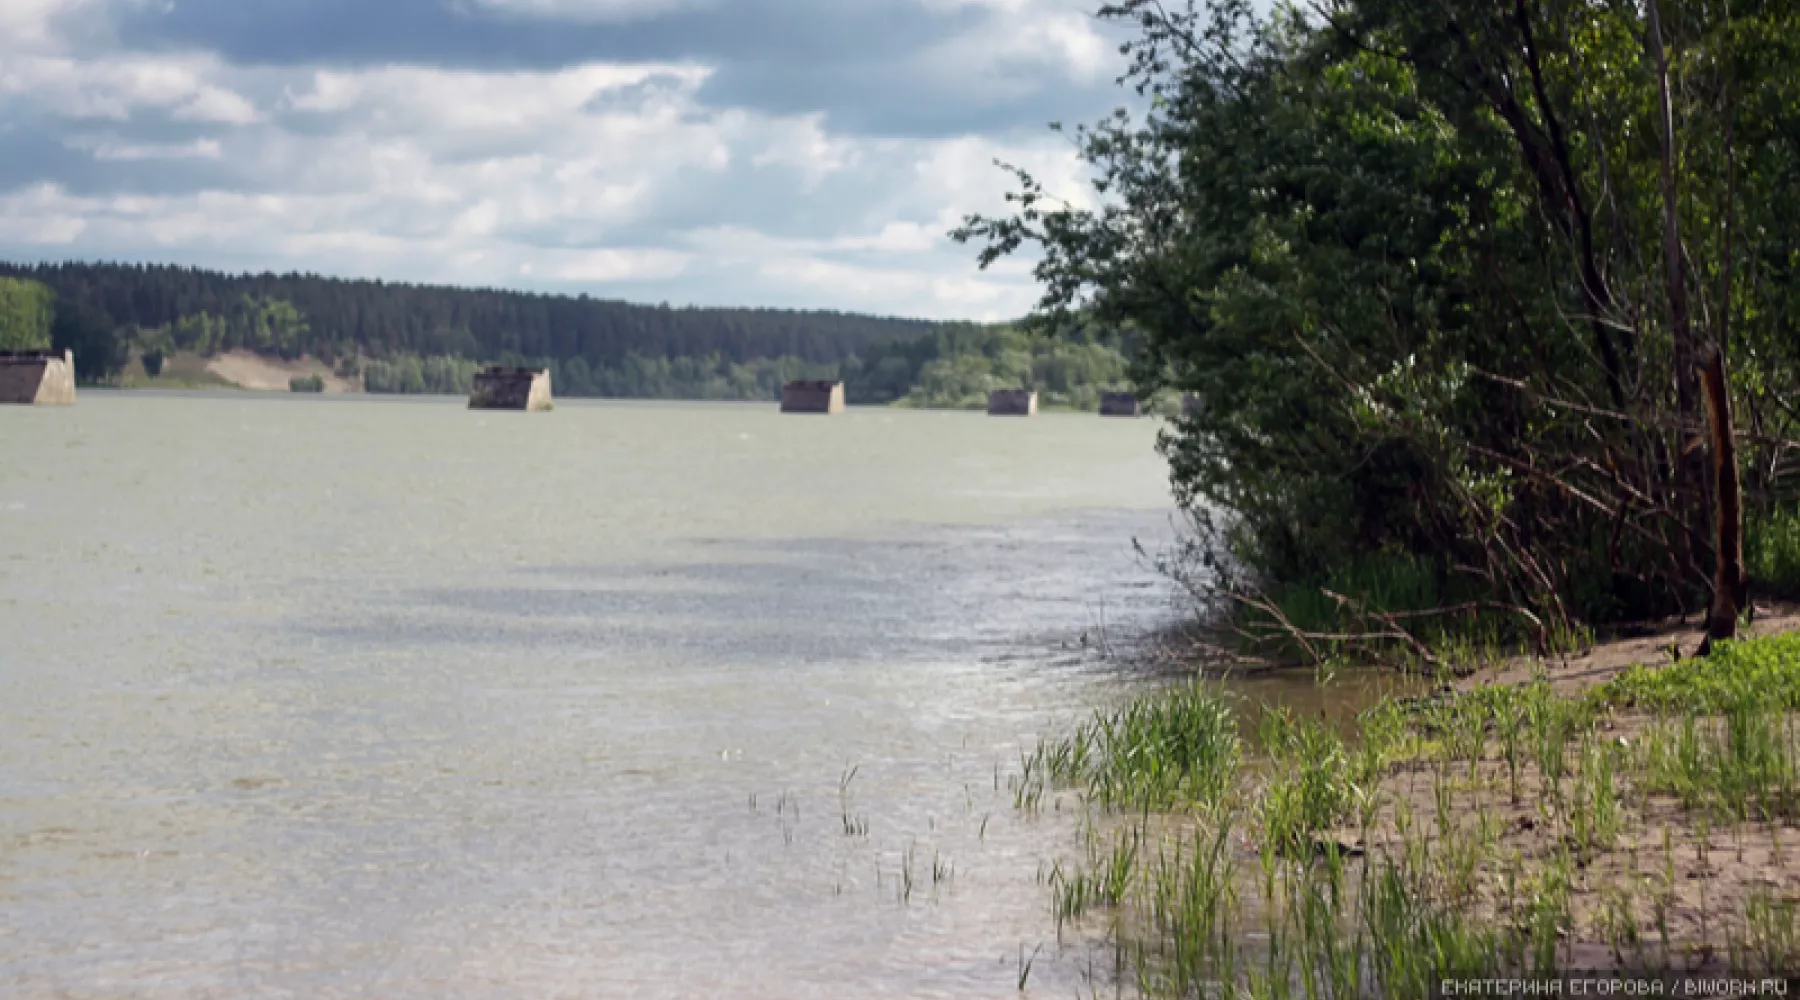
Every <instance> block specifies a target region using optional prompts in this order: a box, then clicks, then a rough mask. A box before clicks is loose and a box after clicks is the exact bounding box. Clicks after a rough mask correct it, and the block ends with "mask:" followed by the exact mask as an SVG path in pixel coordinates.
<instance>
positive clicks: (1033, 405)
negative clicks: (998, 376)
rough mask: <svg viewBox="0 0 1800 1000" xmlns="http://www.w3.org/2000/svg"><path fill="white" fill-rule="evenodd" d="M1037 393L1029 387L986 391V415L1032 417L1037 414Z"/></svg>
mask: <svg viewBox="0 0 1800 1000" xmlns="http://www.w3.org/2000/svg"><path fill="white" fill-rule="evenodd" d="M1037 409H1038V407H1037V393H1035V392H1033V391H1031V390H1029V389H995V390H994V391H993V392H990V393H988V416H990V417H1032V416H1036V415H1037Z"/></svg>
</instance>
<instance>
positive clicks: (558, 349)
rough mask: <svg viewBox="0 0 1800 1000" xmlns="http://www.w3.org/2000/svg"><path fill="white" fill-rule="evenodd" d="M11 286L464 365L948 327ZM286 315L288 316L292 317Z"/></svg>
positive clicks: (342, 287)
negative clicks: (280, 319) (273, 308)
mask: <svg viewBox="0 0 1800 1000" xmlns="http://www.w3.org/2000/svg"><path fill="white" fill-rule="evenodd" d="M0 276H10V277H18V278H28V279H33V280H36V281H38V282H41V283H43V284H45V285H48V286H49V287H50V288H51V289H52V290H53V291H55V293H56V295H57V298H58V299H61V300H65V301H75V302H80V303H83V304H86V305H89V306H93V307H96V308H98V309H100V310H102V311H103V312H104V313H106V315H107V316H109V317H110V318H111V319H112V321H113V323H115V324H117V325H118V326H120V327H136V328H140V329H145V330H150V329H156V328H169V329H173V328H176V327H177V326H178V325H180V324H182V322H183V321H184V320H185V321H188V323H189V324H190V326H191V325H192V323H193V321H194V319H195V318H196V317H206V318H208V319H211V320H213V321H214V322H215V329H217V330H218V331H219V334H220V335H221V336H220V338H219V339H218V340H216V341H214V342H213V343H212V345H211V346H213V347H215V348H231V347H248V348H251V349H254V350H271V351H273V352H275V353H280V354H284V355H287V356H290V357H295V356H299V355H300V354H311V355H315V356H319V357H327V358H330V357H344V356H355V355H362V356H367V357H373V358H390V357H402V356H427V357H428V356H433V355H440V356H455V357H463V358H483V359H498V358H501V357H529V358H554V359H564V360H568V359H574V358H584V359H586V361H587V363H588V364H590V365H598V366H608V367H611V366H617V365H619V364H621V363H623V362H624V361H625V359H626V358H627V357H629V356H637V357H642V358H679V357H702V356H709V355H711V356H719V357H722V358H724V359H727V360H730V361H736V362H745V361H750V360H753V359H759V358H791V359H794V360H796V361H800V362H806V363H810V364H837V363H840V362H842V361H845V360H847V359H848V358H850V357H852V356H854V355H857V354H859V353H861V352H863V351H864V350H865V349H866V348H867V347H868V346H869V345H870V344H872V343H875V342H877V341H896V340H911V339H914V338H917V337H920V336H923V335H925V334H928V333H930V332H931V331H932V330H933V329H934V328H935V327H936V326H937V324H934V323H932V322H929V321H925V320H908V319H890V318H883V317H875V316H862V315H855V314H849V313H838V312H816V311H815V312H799V311H791V310H780V309H714V308H678V309H671V308H669V307H667V306H645V305H634V304H631V303H627V302H619V301H611V300H604V299H593V298H588V297H587V296H586V295H582V296H567V295H543V294H532V293H527V292H514V291H502V290H497V289H464V288H450V287H442V286H432V285H409V284H395V283H390V282H383V281H363V280H343V279H337V278H325V277H319V276H316V275H305V274H281V275H277V274H243V275H233V274H224V273H220V272H217V271H206V270H200V269H197V268H186V267H176V266H171V265H136V264H105V263H93V264H88V263H65V264H40V265H23V264H17V263H12V262H7V261H0ZM271 303H285V304H286V305H287V306H291V307H292V311H291V312H290V313H289V315H294V314H297V316H295V319H296V320H297V321H296V322H290V323H276V324H274V327H275V329H276V330H278V331H279V333H280V335H281V336H280V338H279V339H280V340H281V341H282V342H280V343H254V342H251V338H252V337H253V336H254V333H253V330H256V329H257V328H260V329H261V330H263V331H268V330H270V329H271V325H270V324H269V323H268V322H266V321H265V322H262V323H244V322H239V320H240V319H241V318H242V317H244V316H245V315H246V314H247V313H264V314H266V307H267V306H268V305H269V304H271ZM283 311H286V310H285V309H284V310H283Z"/></svg>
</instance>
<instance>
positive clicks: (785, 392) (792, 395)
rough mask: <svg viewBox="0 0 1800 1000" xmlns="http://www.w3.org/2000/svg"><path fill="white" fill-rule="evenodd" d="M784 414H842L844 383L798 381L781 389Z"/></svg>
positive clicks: (825, 380) (821, 380) (823, 380)
mask: <svg viewBox="0 0 1800 1000" xmlns="http://www.w3.org/2000/svg"><path fill="white" fill-rule="evenodd" d="M781 412H783V413H842V412H844V383H842V382H832V381H829V380H827V379H798V380H796V381H793V382H789V383H788V384H787V385H784V386H782V387H781Z"/></svg>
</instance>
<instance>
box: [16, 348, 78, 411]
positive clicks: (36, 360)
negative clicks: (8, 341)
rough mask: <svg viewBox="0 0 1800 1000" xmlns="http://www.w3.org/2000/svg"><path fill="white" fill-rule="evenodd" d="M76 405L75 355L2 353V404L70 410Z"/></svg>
mask: <svg viewBox="0 0 1800 1000" xmlns="http://www.w3.org/2000/svg"><path fill="white" fill-rule="evenodd" d="M74 402H75V352H74V351H61V352H58V351H0V403H17V404H21V405H25V406H70V405H73V404H74Z"/></svg>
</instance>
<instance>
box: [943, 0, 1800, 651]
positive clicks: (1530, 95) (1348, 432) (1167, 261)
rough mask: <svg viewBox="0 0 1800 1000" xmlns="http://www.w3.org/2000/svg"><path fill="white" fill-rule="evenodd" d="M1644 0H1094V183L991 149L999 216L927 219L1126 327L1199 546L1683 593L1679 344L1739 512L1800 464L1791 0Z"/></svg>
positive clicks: (1482, 587)
mask: <svg viewBox="0 0 1800 1000" xmlns="http://www.w3.org/2000/svg"><path fill="white" fill-rule="evenodd" d="M1657 9H1658V7H1657V5H1655V4H1652V5H1648V6H1638V5H1614V4H1599V3H1584V2H1573V3H1557V4H1549V5H1519V6H1517V7H1516V8H1515V7H1510V6H1505V7H1495V6H1493V5H1491V4H1482V3H1479V2H1475V0H1450V2H1448V3H1441V4H1431V5H1417V4H1408V3H1402V2H1400V0H1344V2H1340V3H1336V4H1332V5H1329V6H1327V7H1320V8H1317V9H1316V10H1313V9H1309V12H1308V13H1306V14H1304V15H1303V14H1301V13H1299V12H1298V11H1297V10H1296V8H1293V7H1287V6H1278V7H1277V8H1276V10H1275V11H1274V13H1273V15H1272V16H1270V17H1268V18H1261V17H1258V16H1257V15H1256V14H1255V13H1254V11H1253V8H1252V5H1251V4H1249V3H1247V2H1243V0H1222V2H1220V3H1217V4H1213V5H1211V11H1210V13H1202V12H1200V11H1199V10H1197V9H1196V5H1194V4H1192V3H1190V4H1188V5H1186V6H1185V7H1182V6H1179V5H1171V4H1164V3H1159V2H1154V0H1122V2H1118V3H1112V4H1108V5H1107V6H1106V7H1105V8H1104V9H1103V10H1102V16H1103V17H1106V18H1110V19H1115V20H1119V21H1121V22H1125V23H1129V24H1134V25H1137V26H1139V27H1140V28H1141V35H1140V37H1139V38H1137V39H1136V40H1135V41H1133V42H1132V43H1130V44H1129V45H1128V47H1127V51H1128V52H1129V53H1130V55H1131V58H1132V60H1133V61H1132V64H1131V68H1130V70H1129V72H1128V74H1127V77H1126V80H1127V82H1129V83H1130V84H1131V85H1133V86H1134V87H1135V88H1136V89H1137V90H1138V92H1139V93H1140V94H1142V95H1144V96H1145V97H1146V98H1148V102H1149V105H1150V111H1149V112H1148V114H1146V115H1144V116H1141V117H1134V116H1132V115H1130V114H1127V113H1126V112H1124V111H1120V112H1119V113H1118V114H1117V115H1116V116H1115V117H1113V118H1111V119H1108V120H1105V121H1102V122H1099V123H1097V124H1095V125H1093V126H1091V127H1084V128H1081V129H1079V130H1077V133H1076V137H1075V138H1076V141H1077V144H1078V146H1079V148H1080V149H1081V150H1082V151H1083V154H1084V155H1085V157H1086V159H1087V160H1088V162H1089V163H1090V165H1091V166H1092V167H1093V171H1094V174H1095V186H1096V188H1097V192H1098V194H1099V199H1098V202H1097V207H1092V208H1084V207H1081V205H1080V203H1077V202H1074V201H1072V200H1069V199H1067V198H1065V197H1063V195H1064V194H1065V193H1063V192H1055V191H1050V190H1047V189H1046V188H1045V187H1044V186H1043V184H1042V183H1040V182H1039V181H1038V179H1036V178H1034V177H1032V176H1031V175H1029V174H1027V173H1025V172H1023V171H1015V175H1016V182H1017V190H1016V192H1015V193H1014V194H1013V195H1012V200H1013V201H1014V204H1015V208H1016V212H1015V214H1013V215H1012V216H1010V217H1001V218H984V217H971V218H970V219H969V220H967V223H966V224H965V225H964V226H963V227H962V228H961V229H959V230H958V231H957V233H956V234H955V235H957V236H958V237H959V238H962V239H971V240H976V241H977V242H978V243H980V244H982V245H983V246H982V251H981V255H980V260H981V262H982V264H983V265H984V266H985V265H986V264H989V263H992V262H993V261H995V260H997V259H999V258H1000V257H1002V256H1004V255H1007V254H1010V253H1012V252H1014V251H1016V250H1019V249H1021V248H1023V247H1026V246H1028V245H1029V246H1032V247H1035V248H1036V249H1038V250H1040V251H1041V254H1042V255H1041V258H1040V259H1039V261H1038V263H1037V264H1036V265H1035V269H1036V274H1037V276H1038V278H1039V279H1040V281H1041V282H1042V284H1043V287H1044V294H1043V298H1042V300H1041V302H1040V307H1039V310H1038V313H1037V314H1036V316H1035V317H1034V322H1035V323H1037V324H1039V325H1043V326H1049V327H1055V326H1058V325H1060V324H1062V323H1064V322H1065V321H1067V320H1068V319H1069V318H1071V317H1079V318H1081V319H1082V320H1083V321H1086V322H1098V323H1100V324H1103V325H1108V326H1112V327H1116V328H1130V329H1133V330H1135V331H1138V333H1139V334H1140V335H1141V337H1142V342H1143V350H1142V351H1141V352H1139V354H1138V364H1137V365H1136V366H1135V368H1134V372H1133V374H1134V377H1135V379H1136V381H1137V383H1138V386H1139V389H1140V391H1142V392H1148V391H1151V390H1155V389H1158V388H1162V387H1173V388H1177V389H1180V390H1183V391H1190V392H1196V393H1198V394H1200V395H1201V396H1203V397H1204V398H1205V400H1206V403H1207V405H1206V406H1205V407H1204V408H1203V409H1201V410H1198V411H1196V412H1194V413H1192V414H1190V415H1189V416H1188V417H1186V418H1185V419H1184V420H1183V421H1182V422H1181V424H1180V426H1179V428H1178V429H1177V430H1176V431H1175V432H1174V433H1171V434H1170V435H1168V436H1167V438H1166V439H1165V442H1164V447H1165V450H1166V452H1167V454H1168V456H1169V459H1170V462H1171V472H1172V479H1173V483H1174V486H1175V489H1176V491H1177V495H1178V496H1179V498H1180V499H1181V500H1182V502H1183V503H1184V504H1186V505H1188V506H1189V508H1190V509H1191V510H1192V511H1193V512H1194V514H1195V517H1196V520H1197V522H1198V523H1199V525H1200V527H1201V529H1202V531H1203V532H1206V533H1209V534H1211V535H1214V536H1216V537H1217V541H1218V542H1219V543H1221V545H1222V547H1223V548H1225V549H1226V550H1228V551H1229V555H1230V557H1229V558H1228V559H1224V560H1222V563H1223V565H1225V566H1227V567H1230V568H1233V569H1236V570H1239V571H1242V573H1243V574H1244V575H1245V576H1248V577H1254V578H1257V579H1260V580H1261V581H1262V582H1263V583H1265V584H1269V583H1274V584H1279V583H1302V584H1310V583H1317V582H1320V581H1322V580H1324V579H1325V578H1326V577H1328V576H1329V575H1330V574H1331V573H1332V572H1333V570H1334V568H1335V567H1341V566H1345V565H1354V564H1357V563H1359V562H1362V561H1366V560H1368V559H1370V558H1374V557H1380V558H1383V559H1386V558H1389V557H1393V556H1400V557H1404V558H1407V559H1413V560H1418V561H1422V562H1423V563H1425V564H1426V565H1427V566H1429V567H1430V573H1429V574H1428V575H1429V576H1430V577H1431V578H1433V579H1434V580H1435V583H1434V589H1435V590H1436V591H1437V592H1438V593H1440V594H1442V595H1444V596H1445V599H1455V597H1456V595H1457V594H1458V593H1460V592H1463V591H1464V590H1469V591H1473V592H1478V593H1481V594H1483V595H1485V596H1488V597H1491V598H1494V599H1496V600H1500V601H1504V602H1506V603H1507V604H1508V605H1510V606H1514V607H1518V608H1521V609H1524V610H1526V611H1528V612H1531V613H1533V615H1534V617H1537V618H1540V619H1543V618H1555V619H1559V620H1570V619H1586V620H1600V619H1613V618H1629V617H1639V616H1648V615H1652V614H1658V613H1663V612H1668V611H1673V610H1678V609H1683V608H1692V607H1693V606H1694V605H1696V604H1699V603H1703V602H1704V601H1705V599H1706V594H1707V592H1708V589H1709V587H1710V586H1711V564H1712V562H1713V557H1714V553H1713V551H1712V548H1713V544H1712V529H1711V516H1712V515H1711V501H1710V496H1711V493H1710V490H1711V486H1712V483H1711V474H1710V471H1709V470H1708V469H1707V468H1706V467H1705V456H1706V453H1707V449H1706V446H1705V441H1704V439H1703V437H1702V435H1703V434H1704V431H1705V428H1706V426H1707V424H1706V417H1705V414H1704V413H1703V412H1702V410H1701V408H1700V395H1699V388H1698V375H1697V365H1698V362H1699V361H1700V360H1701V359H1702V358H1703V356H1704V355H1705V348H1706V347H1707V345H1709V344H1717V345H1719V346H1720V347H1722V349H1723V352H1724V355H1725V356H1726V357H1727V358H1728V359H1729V364H1730V368H1729V370H1730V377H1731V382H1730V387H1729V388H1730V394H1731V404H1732V407H1733V409H1734V410H1735V412H1736V419H1737V420H1738V422H1739V426H1740V427H1746V428H1751V429H1753V432H1752V433H1751V434H1748V435H1746V436H1745V438H1744V439H1743V440H1742V441H1741V442H1740V444H1739V451H1740V454H1739V457H1740V459H1741V466H1740V469H1741V475H1742V478H1743V482H1744V484H1745V497H1746V502H1747V504H1748V506H1749V508H1750V512H1751V514H1752V515H1759V514H1760V513H1761V512H1762V511H1765V510H1767V509H1768V508H1769V506H1770V505H1771V504H1775V503H1777V502H1779V501H1780V500H1781V499H1782V497H1784V496H1786V497H1792V496H1793V495H1794V487H1795V484H1796V482H1797V481H1800V476H1797V475H1795V470H1796V462H1795V456H1796V455H1797V454H1800V452H1797V451H1796V450H1795V446H1794V445H1793V444H1791V443H1788V442H1792V441H1793V440H1795V439H1800V410H1796V409H1795V408H1794V407H1793V405H1792V403H1791V402H1790V400H1791V399H1793V398H1800V330H1797V329H1796V327H1795V325H1794V323H1795V317H1796V316H1800V310H1796V309H1795V308H1793V304H1792V303H1791V301H1790V300H1791V299H1792V297H1793V295H1794V294H1795V289H1796V288H1797V287H1800V282H1796V281H1795V280H1793V278H1794V276H1795V272H1796V268H1800V200H1796V199H1794V198H1792V197H1791V195H1784V194H1782V192H1783V191H1784V190H1786V191H1791V190H1792V189H1793V185H1794V184H1795V182H1796V181H1800V83H1796V82H1795V81H1796V80H1800V74H1796V73H1794V72H1792V70H1793V67H1795V66H1796V65H1800V9H1797V8H1794V7H1792V5H1784V4H1780V3H1770V2H1763V3H1758V2H1753V0H1746V2H1745V3H1742V4H1733V5H1732V6H1731V7H1730V8H1729V10H1726V9H1724V8H1719V7H1717V6H1716V5H1703V4H1698V3H1686V2H1669V0H1660V9H1661V10H1662V11H1663V15H1662V22H1661V27H1660V28H1659V29H1658V28H1653V26H1652V25H1651V24H1650V23H1648V18H1649V16H1650V15H1651V14H1653V13H1654V12H1655V11H1656V10H1657ZM1657 39H1662V40H1664V45H1663V48H1662V49H1658V48H1657V47H1656V46H1654V45H1652V44H1651V43H1652V42H1653V41H1655V40H1657ZM1663 50H1666V51H1668V52H1670V53H1672V55H1670V56H1669V65H1670V70H1669V72H1670V73H1671V74H1672V75H1673V77H1674V78H1675V82H1674V83H1673V84H1672V85H1671V87H1670V89H1669V93H1671V94H1672V95H1673V97H1672V100H1673V101H1675V102H1676V103H1677V104H1678V105H1679V107H1678V108H1677V110H1676V112H1675V120H1676V122H1677V123H1678V124H1677V126H1676V128H1677V134H1676V135H1675V136H1674V139H1675V143H1674V145H1675V147H1676V149H1677V154H1678V155H1675V156H1674V157H1672V158H1671V164H1672V166H1671V177H1672V180H1671V181H1670V183H1672V184H1673V186H1674V190H1675V197H1673V198H1669V197H1665V195H1666V193H1667V187H1666V186H1665V184H1664V183H1663V176H1664V174H1663V169H1662V154H1663V148H1664V144H1663V142H1662V139H1663V138H1664V137H1665V133H1666V129H1665V127H1664V126H1663V124H1662V118H1661V116H1660V114H1659V110H1658V109H1659V104H1658V101H1659V93H1660V91H1659V71H1658V63H1657V60H1656V59H1655V57H1654V53H1655V52H1656V51H1663ZM1671 219H1673V222H1671V221H1670V220H1671ZM1671 225H1672V226H1673V227H1674V228H1675V229H1677V230H1678V231H1679V244H1678V245H1679V246H1680V247H1682V248H1685V249H1684V250H1683V251H1682V253H1684V254H1685V256H1682V255H1681V254H1677V256H1676V258H1675V262H1674V263H1670V262H1669V258H1667V257H1666V256H1665V253H1664V250H1665V246H1666V245H1677V244H1665V242H1664V236H1665V233H1666V232H1668V231H1669V227H1670V226H1671ZM1683 261H1685V263H1683Z"/></svg>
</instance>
